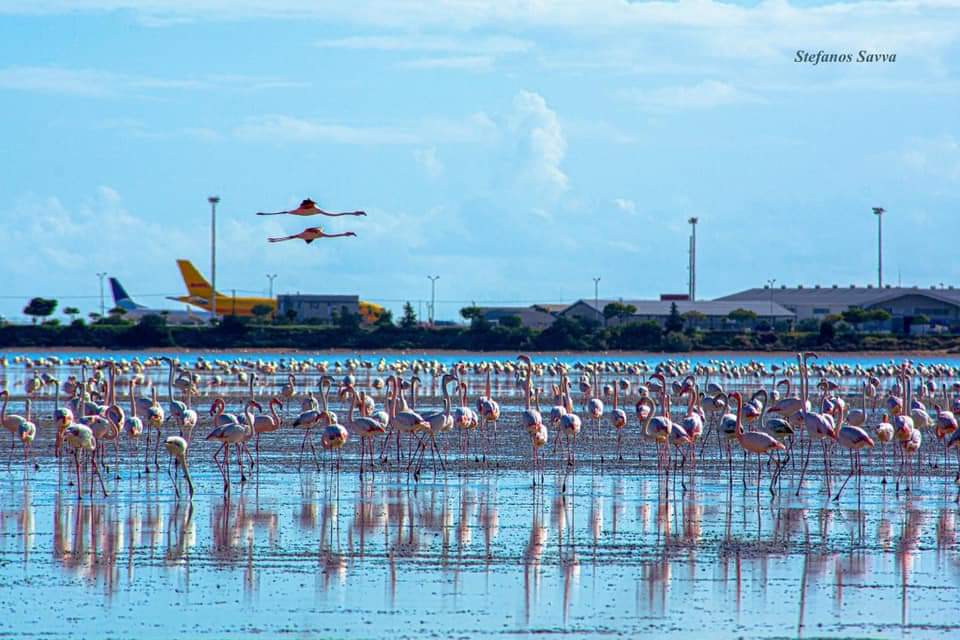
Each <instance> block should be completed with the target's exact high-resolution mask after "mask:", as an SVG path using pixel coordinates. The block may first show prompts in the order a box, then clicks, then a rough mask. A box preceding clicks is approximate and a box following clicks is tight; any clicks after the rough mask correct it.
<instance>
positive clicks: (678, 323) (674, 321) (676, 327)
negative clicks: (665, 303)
mask: <svg viewBox="0 0 960 640" xmlns="http://www.w3.org/2000/svg"><path fill="white" fill-rule="evenodd" d="M663 326H664V328H665V329H666V330H667V333H671V332H674V331H683V318H681V317H680V312H679V311H677V303H676V302H671V303H670V315H669V316H668V317H667V321H666V322H665V323H664V325H663Z"/></svg>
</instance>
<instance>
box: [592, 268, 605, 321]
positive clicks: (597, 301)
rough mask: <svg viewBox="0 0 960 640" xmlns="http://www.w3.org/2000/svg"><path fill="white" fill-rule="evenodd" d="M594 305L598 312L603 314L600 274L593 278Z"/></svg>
mask: <svg viewBox="0 0 960 640" xmlns="http://www.w3.org/2000/svg"><path fill="white" fill-rule="evenodd" d="M593 307H594V309H596V310H597V313H598V314H600V315H603V312H602V311H601V310H600V276H597V277H596V278H594V279H593Z"/></svg>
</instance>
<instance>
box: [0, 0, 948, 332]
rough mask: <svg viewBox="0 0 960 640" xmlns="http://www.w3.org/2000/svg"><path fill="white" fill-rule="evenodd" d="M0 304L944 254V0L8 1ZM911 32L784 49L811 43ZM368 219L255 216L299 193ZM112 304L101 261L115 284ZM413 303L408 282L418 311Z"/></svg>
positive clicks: (549, 287) (727, 271)
mask: <svg viewBox="0 0 960 640" xmlns="http://www.w3.org/2000/svg"><path fill="white" fill-rule="evenodd" d="M0 34H2V36H3V37H0V122H2V125H0V133H2V137H0V147H2V149H3V153H2V154H0V170H2V178H0V228H2V230H3V231H2V233H3V236H4V239H3V243H2V253H0V279H2V281H3V282H4V283H5V286H3V287H2V288H0V316H4V317H6V318H11V319H18V318H20V317H22V312H21V310H22V308H23V306H24V305H25V303H26V301H27V299H29V298H30V297H32V296H37V295H42V296H45V297H55V298H58V299H60V300H61V303H60V304H61V308H62V307H63V306H67V305H74V306H78V307H79V308H81V310H83V311H84V312H87V311H94V310H97V309H98V307H99V280H98V278H97V276H96V274H97V273H100V272H106V273H109V274H110V275H113V276H115V277H117V278H119V279H120V280H121V282H123V283H124V285H125V286H126V288H127V290H128V291H130V292H131V294H133V295H134V297H135V298H137V299H138V301H140V302H142V303H145V304H148V305H151V306H167V307H169V308H176V307H177V303H175V302H170V301H165V300H164V296H166V295H182V291H183V284H182V282H181V280H180V276H179V273H178V271H177V268H176V265H175V262H174V261H175V259H177V258H188V259H191V260H193V261H194V262H195V263H196V264H197V266H198V267H199V268H200V269H201V271H203V272H204V273H206V274H208V275H209V265H210V254H209V233H210V229H209V205H208V204H207V197H208V196H209V195H212V194H216V195H219V196H220V197H221V203H220V207H219V209H218V239H217V241H218V259H217V270H218V275H217V284H218V288H219V289H220V290H221V291H225V292H228V293H229V291H230V290H231V289H236V290H237V292H238V295H240V294H251V295H253V294H261V293H264V292H265V291H266V289H267V286H268V281H267V278H266V274H268V273H271V274H272V273H276V274H278V277H277V279H276V284H275V287H276V289H275V291H276V292H278V293H294V292H298V291H299V292H302V293H355V294H358V295H360V296H361V298H362V299H366V300H371V301H374V302H381V303H383V304H385V305H386V306H388V307H390V308H393V309H394V310H395V311H396V310H398V309H399V308H400V306H401V305H402V302H403V301H404V300H411V301H413V302H414V305H415V307H416V308H417V309H418V310H419V309H421V308H422V309H425V307H421V304H420V302H419V301H423V300H428V299H429V297H430V281H429V280H428V279H427V276H428V275H439V276H440V279H439V280H438V281H437V283H436V286H437V291H436V296H437V301H438V302H437V317H438V318H439V319H454V318H456V317H457V314H458V311H459V309H460V308H461V307H463V306H466V305H467V304H469V303H471V302H476V303H477V304H531V303H534V302H573V301H574V300H576V299H578V298H592V297H593V293H594V282H593V278H594V277H599V278H601V280H600V283H599V294H600V297H602V298H618V297H622V298H624V299H631V298H653V297H657V296H658V295H659V294H660V293H666V292H685V291H686V288H687V247H688V235H689V225H688V224H687V219H688V218H689V217H690V216H698V217H699V219H700V223H699V225H698V229H697V236H698V270H697V295H698V297H699V298H710V297H716V296H721V295H724V294H727V293H732V292H734V291H737V290H741V289H745V288H748V287H754V286H762V285H763V284H764V283H765V282H766V281H767V280H768V279H771V278H772V279H776V283H777V286H779V285H780V284H787V285H796V284H800V283H804V284H807V285H813V284H817V283H819V284H823V285H830V284H839V285H841V286H847V285H849V284H861V285H863V284H867V283H874V282H876V219H875V217H874V216H873V215H872V214H871V207H873V206H882V207H884V208H885V209H886V210H887V213H886V214H885V217H884V267H885V269H884V271H885V273H884V276H885V280H886V281H887V282H891V283H896V282H897V281H898V278H899V279H900V280H901V281H902V282H903V284H905V285H913V284H916V285H920V286H925V287H928V286H932V285H939V284H940V283H945V284H953V285H960V260H957V259H956V258H955V256H956V255H957V248H958V243H957V238H958V233H957V232H958V231H960V218H958V213H960V208H958V205H960V118H958V115H960V77H958V65H960V62H958V59H960V55H958V54H960V42H958V40H960V2H957V0H891V1H883V2H879V1H877V2H831V1H829V0H827V1H816V2H802V3H801V2H786V1H784V0H769V1H764V2H739V3H732V2H716V1H713V0H678V1H676V2H627V1H624V0H556V1H555V2H546V1H544V0H443V1H437V2H415V1H413V0H369V1H366V2H365V1H363V0H355V1H352V2H343V1H331V2H326V1H322V0H315V1H307V0H190V1H177V0H141V1H134V0H0ZM798 50H803V51H810V52H814V53H815V52H817V51H820V50H823V51H824V52H825V53H852V54H853V55H854V58H856V57H857V55H858V52H859V51H861V50H865V51H867V52H869V53H884V54H896V61H895V62H892V63H889V62H886V63H885V62H881V63H868V62H864V63H859V62H852V63H820V64H817V65H813V64H811V63H798V62H795V58H796V56H797V51H798ZM305 197H311V198H313V199H314V200H316V201H317V202H318V203H319V204H320V206H322V207H324V208H327V209H330V210H354V209H363V210H366V211H367V212H368V213H369V215H368V216H367V217H366V218H337V219H330V220H322V221H320V222H321V223H322V224H323V225H324V226H325V228H326V229H327V230H328V231H331V232H339V231H346V230H352V231H355V232H356V233H357V237H356V238H346V239H330V240H322V241H318V242H315V243H313V244H311V245H306V244H304V243H302V242H297V243H292V242H290V243H282V244H268V243H267V241H266V237H267V236H271V235H288V234H291V233H296V232H299V231H300V230H302V229H303V228H304V227H305V226H309V225H308V224H306V223H310V224H312V223H313V222H314V221H317V219H316V218H312V219H303V218H290V217H271V218H263V217H257V216H255V215H254V212H256V211H258V210H277V209H284V208H288V207H290V208H293V207H294V206H296V204H297V203H298V202H299V201H300V200H301V199H303V198H305ZM107 306H108V308H109V306H111V305H110V302H109V290H108V302H107ZM423 313H425V310H424V311H423Z"/></svg>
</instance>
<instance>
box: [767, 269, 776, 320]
mask: <svg viewBox="0 0 960 640" xmlns="http://www.w3.org/2000/svg"><path fill="white" fill-rule="evenodd" d="M776 281H777V279H776V278H770V279H769V280H767V288H768V289H770V328H771V329H772V328H773V285H774V283H775V282H776Z"/></svg>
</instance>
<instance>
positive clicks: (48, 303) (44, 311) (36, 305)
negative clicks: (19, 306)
mask: <svg viewBox="0 0 960 640" xmlns="http://www.w3.org/2000/svg"><path fill="white" fill-rule="evenodd" d="M56 308H57V301H56V300H48V299H46V298H32V299H31V300H30V302H29V303H27V306H25V307H24V308H23V313H24V314H26V315H28V316H30V317H31V318H33V324H37V318H46V317H49V316H50V315H52V314H53V312H54V311H55V310H56Z"/></svg>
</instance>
